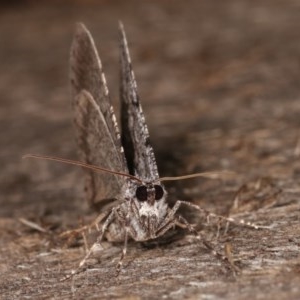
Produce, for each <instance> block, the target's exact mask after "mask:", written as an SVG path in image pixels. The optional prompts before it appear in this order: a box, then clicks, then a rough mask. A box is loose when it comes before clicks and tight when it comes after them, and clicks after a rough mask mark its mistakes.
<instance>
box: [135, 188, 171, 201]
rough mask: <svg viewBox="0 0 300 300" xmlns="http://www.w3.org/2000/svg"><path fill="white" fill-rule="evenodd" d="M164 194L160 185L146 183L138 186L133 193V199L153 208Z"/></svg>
mask: <svg viewBox="0 0 300 300" xmlns="http://www.w3.org/2000/svg"><path fill="white" fill-rule="evenodd" d="M165 194H166V192H165V190H164V188H163V186H162V185H161V184H152V183H146V184H142V185H139V186H138V187H137V188H136V191H135V197H136V199H137V200H138V201H139V202H147V203H148V204H149V205H150V206H153V205H154V204H155V202H157V201H160V200H162V199H163V198H165V197H164V196H165Z"/></svg>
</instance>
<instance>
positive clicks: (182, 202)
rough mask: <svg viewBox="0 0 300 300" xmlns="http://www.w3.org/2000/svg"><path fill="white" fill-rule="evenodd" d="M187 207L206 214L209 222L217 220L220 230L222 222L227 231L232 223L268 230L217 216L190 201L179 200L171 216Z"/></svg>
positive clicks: (250, 223)
mask: <svg viewBox="0 0 300 300" xmlns="http://www.w3.org/2000/svg"><path fill="white" fill-rule="evenodd" d="M182 204H184V205H187V206H189V207H192V208H194V209H196V210H198V211H200V212H201V213H203V214H204V216H205V217H206V219H207V220H208V222H209V218H216V219H217V220H218V222H219V224H218V228H219V226H220V222H222V221H223V222H225V223H226V230H227V229H228V223H232V224H236V225H240V226H246V227H251V228H254V229H262V228H266V227H264V226H258V225H256V224H254V223H252V222H245V220H236V219H234V218H231V217H224V216H220V215H217V214H215V213H212V212H210V211H208V210H206V209H204V208H202V207H200V206H198V205H196V204H193V203H191V202H188V201H182V200H177V201H176V203H175V205H174V207H173V208H172V209H171V212H170V214H173V215H174V214H175V213H176V211H177V210H178V209H179V207H180V205H182ZM218 231H219V229H218Z"/></svg>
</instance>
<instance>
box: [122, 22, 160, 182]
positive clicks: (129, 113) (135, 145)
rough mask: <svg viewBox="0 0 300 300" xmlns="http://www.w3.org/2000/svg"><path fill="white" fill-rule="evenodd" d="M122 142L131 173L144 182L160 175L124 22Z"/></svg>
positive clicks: (155, 178)
mask: <svg viewBox="0 0 300 300" xmlns="http://www.w3.org/2000/svg"><path fill="white" fill-rule="evenodd" d="M119 31H120V52H121V53H120V60H121V87H120V100H121V124H122V144H123V147H124V151H125V156H126V160H127V163H128V168H129V172H130V174H132V175H134V176H137V177H138V178H140V179H142V180H144V181H154V180H157V179H158V178H159V175H158V170H157V165H156V161H155V156H154V152H153V148H152V147H151V144H150V139H149V132H148V128H147V125H146V122H145V116H144V114H143V110H142V107H141V104H140V101H139V97H138V94H137V84H136V81H135V78H134V73H133V70H132V66H131V60H130V56H129V50H128V45H127V40H126V35H125V32H124V28H123V25H122V24H121V23H120V26H119Z"/></svg>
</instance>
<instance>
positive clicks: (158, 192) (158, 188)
mask: <svg viewBox="0 0 300 300" xmlns="http://www.w3.org/2000/svg"><path fill="white" fill-rule="evenodd" d="M154 188H155V200H160V199H161V198H162V197H163V195H164V190H163V188H162V187H161V186H160V185H155V186H154Z"/></svg>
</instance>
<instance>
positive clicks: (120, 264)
mask: <svg viewBox="0 0 300 300" xmlns="http://www.w3.org/2000/svg"><path fill="white" fill-rule="evenodd" d="M127 243H128V229H127V228H126V229H125V236H124V246H123V249H122V254H121V257H120V259H119V262H118V264H117V268H116V277H117V276H118V275H119V274H120V271H121V269H122V265H123V259H124V257H125V256H126V253H127Z"/></svg>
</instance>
